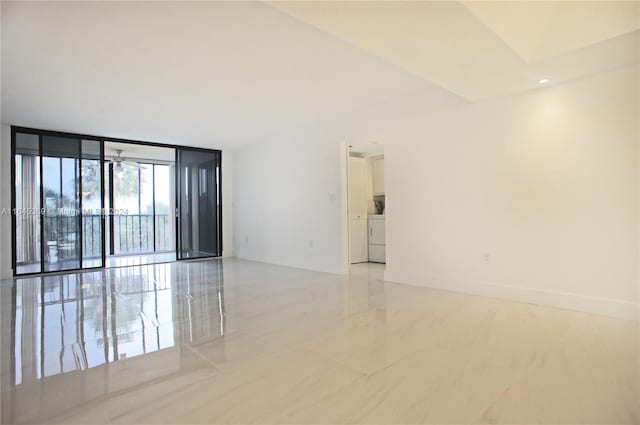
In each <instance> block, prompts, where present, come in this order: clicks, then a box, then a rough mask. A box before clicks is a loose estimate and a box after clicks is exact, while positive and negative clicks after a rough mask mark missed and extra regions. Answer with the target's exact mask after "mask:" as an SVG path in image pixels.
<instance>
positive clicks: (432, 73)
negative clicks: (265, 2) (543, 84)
mask: <svg viewBox="0 0 640 425" xmlns="http://www.w3.org/2000/svg"><path fill="white" fill-rule="evenodd" d="M531 3H537V2H524V3H522V2H479V3H476V2H472V4H470V5H469V4H463V3H456V2H427V1H424V2H392V1H388V2H272V3H269V4H271V5H272V6H274V7H276V8H278V9H279V10H281V11H283V12H285V13H287V14H289V15H291V16H293V17H296V18H297V19H300V20H302V21H304V22H306V23H308V24H311V25H314V26H316V27H317V28H319V29H322V30H323V31H326V32H328V33H331V34H333V35H335V36H337V37H339V38H341V39H343V40H345V41H347V42H349V43H351V44H353V45H355V46H357V47H359V48H361V49H364V50H366V51H368V52H370V53H372V54H375V55H377V56H379V57H380V58H382V59H384V60H386V61H388V62H390V63H393V64H396V65H398V66H399V67H401V68H403V69H405V70H407V71H409V72H411V73H412V74H414V75H417V76H420V77H422V78H424V79H426V80H428V81H430V82H433V83H435V84H437V85H439V86H441V87H443V88H445V89H447V90H449V91H451V92H453V93H456V94H458V95H459V96H461V97H464V98H466V99H468V100H470V101H479V100H483V99H489V98H494V97H497V96H502V95H509V94H514V93H519V92H523V91H526V90H530V89H533V88H537V87H539V83H538V81H539V80H540V79H543V78H545V79H549V80H550V81H551V83H559V82H563V81H567V80H571V79H575V78H579V77H583V76H587V75H591V74H595V73H598V72H602V71H606V70H610V69H615V68H618V67H621V66H625V65H629V64H632V63H637V62H638V38H639V36H640V32H638V31H637V29H638V27H639V23H638V19H639V18H638V14H637V13H634V11H637V7H638V6H637V3H633V4H629V3H624V2H615V3H611V2H602V3H603V4H600V3H598V2H596V3H595V4H594V3H593V2H576V3H573V4H571V5H566V4H562V2H543V3H545V4H546V5H543V6H537V5H532V4H531ZM604 3H606V4H604ZM590 28H593V31H589V29H590ZM534 62H535V63H534Z"/></svg>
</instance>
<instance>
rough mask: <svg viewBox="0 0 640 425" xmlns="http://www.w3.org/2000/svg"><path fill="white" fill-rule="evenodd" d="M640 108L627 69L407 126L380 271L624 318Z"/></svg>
mask: <svg viewBox="0 0 640 425" xmlns="http://www.w3.org/2000/svg"><path fill="white" fill-rule="evenodd" d="M638 114H639V110H638V68H637V67H632V68H627V69H622V70H618V71H615V72H611V73H608V74H603V75H600V76H596V77H592V78H588V79H584V80H579V81H575V82H573V83H570V84H566V85H562V86H558V87H553V88H548V89H543V90H538V91H535V92H532V93H529V94H525V95H521V96H512V97H509V98H506V99H502V100H496V101H492V102H486V103H482V104H475V105H469V106H465V107H459V108H455V109H453V110H450V111H446V112H444V113H442V114H439V115H438V116H436V117H429V116H416V117H415V119H414V120H410V121H405V123H404V128H403V129H402V131H398V132H397V133H396V134H394V135H393V137H392V138H393V140H391V141H390V140H389V136H387V141H388V143H387V144H386V152H385V159H386V172H387V182H386V183H387V202H388V211H387V255H388V258H389V261H388V269H387V273H386V278H387V279H388V280H393V281H398V282H407V283H413V284H418V285H425V286H432V287H440V288H445V289H452V290H460V291H465V292H472V293H477V294H483V295H490V296H499V297H507V298H513V299H519V300H523V301H528V302H536V303H542V304H549V305H556V306H562V307H568V308H575V309H579V310H587V311H594V312H599V313H604V314H609V315H614V316H623V317H632V316H634V315H636V314H637V306H638V304H637V303H638V297H639V294H638V283H639V276H638V257H639V248H638V226H639V221H638V214H639V208H638V192H639V186H638V170H639V169H638V138H639V133H638V124H639V115H638ZM485 254H488V256H489V257H488V258H487V257H486V256H485ZM487 260H488V261H487Z"/></svg>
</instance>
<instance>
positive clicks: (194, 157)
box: [176, 148, 222, 260]
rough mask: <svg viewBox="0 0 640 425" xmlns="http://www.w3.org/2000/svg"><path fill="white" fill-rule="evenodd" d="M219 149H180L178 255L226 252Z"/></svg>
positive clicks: (189, 255) (215, 254) (211, 254)
mask: <svg viewBox="0 0 640 425" xmlns="http://www.w3.org/2000/svg"><path fill="white" fill-rule="evenodd" d="M220 167H221V154H220V152H219V151H210V150H200V149H189V148H178V149H177V150H176V182H177V184H176V187H177V189H178V190H177V205H178V214H177V215H178V217H177V220H178V222H177V229H178V246H177V253H178V259H179V260H183V259H190V258H203V257H218V256H220V255H222V243H221V240H222V217H221V211H222V204H221V196H220V194H221V192H220Z"/></svg>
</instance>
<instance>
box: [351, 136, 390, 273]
mask: <svg viewBox="0 0 640 425" xmlns="http://www.w3.org/2000/svg"><path fill="white" fill-rule="evenodd" d="M347 181H348V190H347V196H348V239H349V250H348V257H349V258H348V264H349V270H350V273H351V274H353V275H366V276H370V277H378V278H380V279H382V278H383V275H384V270H385V265H386V231H385V208H386V200H385V177H384V145H383V144H382V143H381V142H378V141H370V142H352V143H349V145H348V160H347Z"/></svg>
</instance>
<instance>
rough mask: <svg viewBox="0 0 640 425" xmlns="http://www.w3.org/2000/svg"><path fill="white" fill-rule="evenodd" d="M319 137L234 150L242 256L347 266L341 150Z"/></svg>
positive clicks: (316, 266) (335, 268)
mask: <svg viewBox="0 0 640 425" xmlns="http://www.w3.org/2000/svg"><path fill="white" fill-rule="evenodd" d="M316 137H317V134H316ZM319 140H321V141H318V139H315V140H314V139H311V140H310V139H309V138H307V139H306V140H292V141H287V142H276V143H266V144H260V145H255V146H250V147H246V148H243V149H239V150H236V151H235V152H234V164H233V166H234V177H233V179H234V201H235V203H234V208H235V237H236V242H235V253H236V256H237V257H240V258H245V259H251V260H256V261H264V262H269V263H275V264H281V265H287V266H293V267H300V268H306V269H311V270H319V271H327V272H334V273H341V272H342V250H343V248H342V245H341V244H342V241H341V231H342V229H341V226H342V223H341V219H342V217H341V210H340V206H341V193H340V187H341V186H340V180H341V169H340V164H341V160H340V154H341V150H340V146H339V144H338V143H335V144H329V145H327V144H326V143H323V142H322V141H323V140H326V139H323V138H319Z"/></svg>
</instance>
